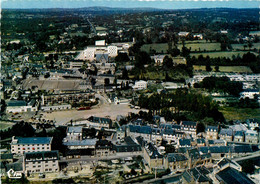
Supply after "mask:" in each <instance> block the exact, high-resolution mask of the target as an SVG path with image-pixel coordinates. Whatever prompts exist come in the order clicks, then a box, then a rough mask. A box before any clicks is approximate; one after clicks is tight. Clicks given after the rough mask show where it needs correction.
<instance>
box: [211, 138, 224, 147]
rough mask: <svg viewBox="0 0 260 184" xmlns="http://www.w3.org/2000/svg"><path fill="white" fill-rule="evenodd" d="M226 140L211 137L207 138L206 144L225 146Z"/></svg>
mask: <svg viewBox="0 0 260 184" xmlns="http://www.w3.org/2000/svg"><path fill="white" fill-rule="evenodd" d="M226 145H227V141H225V140H224V139H213V140H208V146H226Z"/></svg>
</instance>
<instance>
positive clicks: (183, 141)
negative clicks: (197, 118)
mask: <svg viewBox="0 0 260 184" xmlns="http://www.w3.org/2000/svg"><path fill="white" fill-rule="evenodd" d="M177 146H178V147H179V148H181V147H191V140H190V139H179V141H178V143H177Z"/></svg>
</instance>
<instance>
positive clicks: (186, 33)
mask: <svg viewBox="0 0 260 184" xmlns="http://www.w3.org/2000/svg"><path fill="white" fill-rule="evenodd" d="M189 34H190V33H189V32H185V31H181V32H179V33H178V36H179V37H187V36H188V35H189Z"/></svg>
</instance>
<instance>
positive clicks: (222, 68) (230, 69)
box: [193, 65, 252, 73]
mask: <svg viewBox="0 0 260 184" xmlns="http://www.w3.org/2000/svg"><path fill="white" fill-rule="evenodd" d="M211 68H212V71H215V66H211ZM193 69H194V70H197V71H206V66H203V65H193ZM219 71H220V72H238V73H252V70H251V69H250V67H248V66H219Z"/></svg>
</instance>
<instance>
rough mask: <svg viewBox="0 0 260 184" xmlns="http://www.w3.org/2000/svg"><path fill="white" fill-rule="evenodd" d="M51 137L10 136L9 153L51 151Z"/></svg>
mask: <svg viewBox="0 0 260 184" xmlns="http://www.w3.org/2000/svg"><path fill="white" fill-rule="evenodd" d="M51 143H52V137H17V138H15V137H14V136H13V137H12V142H11V153H13V154H24V153H27V152H28V153H29V152H38V151H51Z"/></svg>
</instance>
